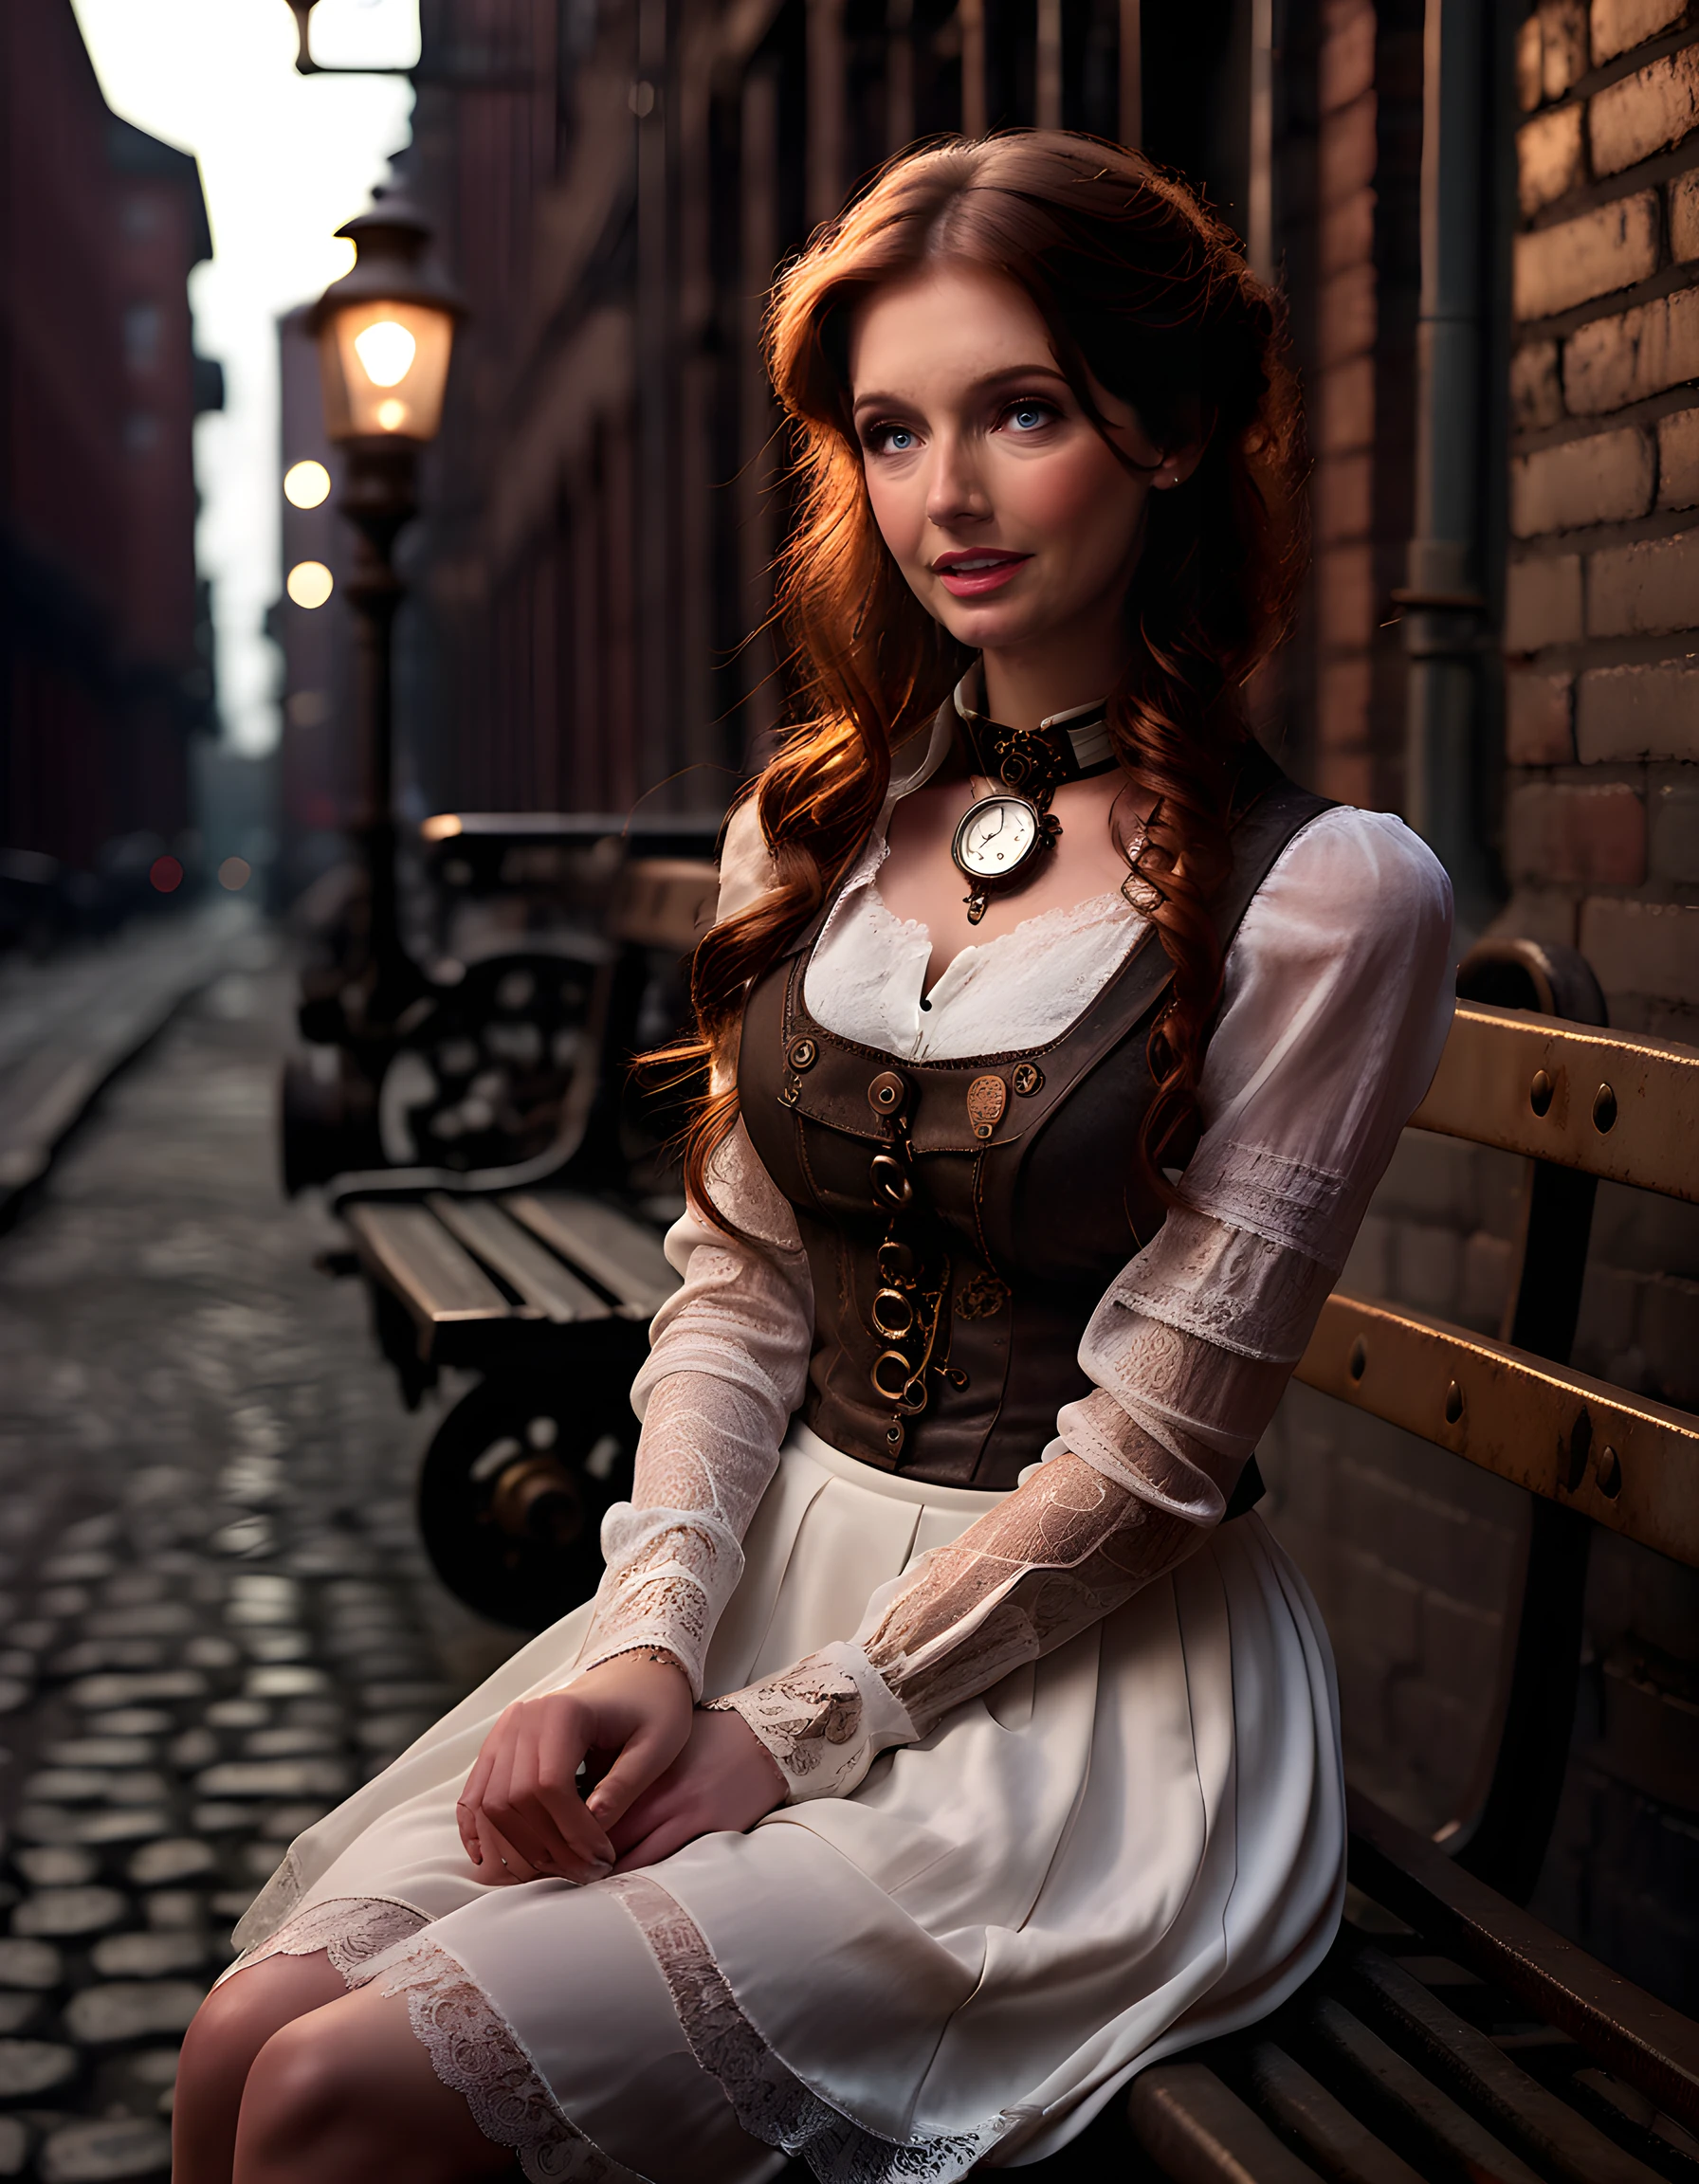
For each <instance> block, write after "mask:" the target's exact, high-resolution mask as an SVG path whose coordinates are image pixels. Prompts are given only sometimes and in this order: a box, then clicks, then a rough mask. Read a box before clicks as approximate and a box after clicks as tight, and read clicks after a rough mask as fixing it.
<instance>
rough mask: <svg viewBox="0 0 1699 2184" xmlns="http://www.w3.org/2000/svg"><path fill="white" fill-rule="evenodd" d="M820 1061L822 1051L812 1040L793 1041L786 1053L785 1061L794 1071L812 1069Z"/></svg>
mask: <svg viewBox="0 0 1699 2184" xmlns="http://www.w3.org/2000/svg"><path fill="white" fill-rule="evenodd" d="M819 1059H820V1049H819V1048H818V1047H817V1046H815V1045H814V1043H813V1040H812V1039H793V1040H792V1041H791V1044H790V1046H789V1047H788V1048H787V1049H786V1051H785V1060H786V1061H787V1062H788V1063H789V1064H790V1065H791V1067H792V1068H793V1069H812V1068H813V1065H814V1064H815V1063H816V1062H817V1061H818V1060H819Z"/></svg>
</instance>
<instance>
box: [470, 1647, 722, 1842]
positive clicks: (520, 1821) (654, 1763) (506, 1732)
mask: <svg viewBox="0 0 1699 2184" xmlns="http://www.w3.org/2000/svg"><path fill="white" fill-rule="evenodd" d="M691 1719H692V1713H691V1701H690V1686H689V1683H687V1682H686V1680H685V1672H684V1670H683V1668H681V1667H679V1666H677V1665H675V1664H673V1663H670V1662H667V1661H652V1660H649V1658H647V1657H646V1656H643V1655H638V1654H628V1655H622V1656H619V1657H617V1658H615V1659H614V1660H612V1661H604V1662H603V1663H602V1664H601V1665H600V1666H599V1667H596V1668H593V1669H591V1670H590V1672H589V1674H588V1675H585V1676H581V1677H580V1678H579V1679H578V1681H577V1682H576V1683H573V1684H571V1685H570V1686H569V1687H568V1688H567V1689H566V1690H564V1691H551V1692H548V1693H546V1694H545V1695H544V1696H543V1697H542V1698H540V1699H520V1700H516V1701H515V1702H514V1704H513V1705H511V1706H509V1707H508V1708H507V1709H506V1710H505V1711H504V1712H503V1713H502V1716H501V1718H500V1720H498V1721H497V1723H496V1725H495V1727H494V1728H493V1729H492V1730H491V1731H490V1733H489V1735H488V1736H487V1737H486V1738H484V1748H483V1750H482V1751H481V1752H480V1753H479V1755H478V1757H477V1759H476V1761H475V1762H474V1764H473V1767H472V1772H471V1773H470V1774H468V1775H467V1776H466V1788H465V1789H464V1790H463V1791H462V1792H461V1793H460V1802H459V1804H458V1805H457V1807H456V1808H455V1818H456V1819H457V1821H458V1822H459V1825H460V1839H461V1841H462V1842H463V1843H464V1844H465V1845H466V1856H467V1857H468V1858H469V1859H470V1860H471V1861H472V1863H473V1865H479V1866H482V1867H484V1879H485V1880H486V1881H490V1882H504V1881H535V1880H538V1879H539V1878H540V1877H545V1876H546V1877H548V1878H551V1879H559V1880H564V1881H580V1882H582V1881H599V1880H600V1879H601V1878H602V1876H603V1875H604V1874H606V1873H608V1872H610V1871H611V1870H612V1865H613V1861H614V1858H615V1856H616V1855H617V1852H616V1851H615V1849H614V1847H613V1844H612V1842H611V1841H610V1839H609V1835H608V1833H607V1832H606V1830H608V1829H612V1827H613V1826H614V1824H615V1823H616V1822H617V1821H619V1820H620V1819H621V1818H622V1817H623V1815H624V1814H625V1812H626V1810H627V1808H628V1807H629V1806H630V1804H631V1802H632V1800H633V1799H634V1798H637V1797H639V1796H640V1795H641V1794H642V1793H643V1792H644V1791H646V1790H647V1789H648V1788H649V1785H650V1784H651V1783H652V1782H653V1781H654V1780H655V1778H656V1776H657V1775H659V1774H662V1773H663V1771H664V1770H665V1769H666V1768H667V1766H669V1765H670V1763H671V1762H672V1760H674V1759H675V1758H676V1757H677V1756H678V1755H679V1753H680V1752H681V1751H682V1750H683V1749H684V1746H685V1740H686V1738H688V1737H689V1735H690V1731H691ZM745 1733H746V1734H747V1732H745ZM753 1741H754V1739H753V1738H751V1742H753ZM593 1754H594V1755H595V1756H597V1758H598V1759H599V1760H605V1761H608V1762H609V1764H608V1765H607V1767H606V1771H605V1772H604V1773H603V1774H602V1775H601V1778H600V1780H599V1781H598V1782H597V1783H596V1785H595V1788H594V1790H593V1791H592V1792H591V1793H590V1795H589V1797H588V1798H581V1797H580V1796H579V1795H578V1788H577V1774H578V1769H579V1767H580V1765H581V1764H582V1763H583V1761H584V1760H585V1759H587V1758H589V1757H590V1756H592V1755H593Z"/></svg>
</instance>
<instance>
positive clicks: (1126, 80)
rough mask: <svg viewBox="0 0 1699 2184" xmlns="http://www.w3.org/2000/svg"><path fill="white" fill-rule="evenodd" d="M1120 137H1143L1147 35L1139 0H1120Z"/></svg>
mask: <svg viewBox="0 0 1699 2184" xmlns="http://www.w3.org/2000/svg"><path fill="white" fill-rule="evenodd" d="M1120 25H1121V141H1122V142H1123V143H1124V144H1127V145H1130V146H1132V147H1133V148H1134V149H1135V150H1136V149H1137V148H1138V147H1139V146H1140V145H1141V144H1142V143H1143V141H1144V38H1143V27H1142V21H1141V9H1140V0H1121V8H1120Z"/></svg>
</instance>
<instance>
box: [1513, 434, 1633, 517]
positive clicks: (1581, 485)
mask: <svg viewBox="0 0 1699 2184" xmlns="http://www.w3.org/2000/svg"><path fill="white" fill-rule="evenodd" d="M1653 476H1654V473H1653V459H1652V443H1651V441H1650V440H1649V439H1648V438H1647V436H1646V434H1645V433H1644V432H1641V431H1638V430H1635V429H1634V428H1626V429H1623V430H1620V431H1616V432H1595V433H1592V434H1590V435H1589V437H1588V438H1586V439H1585V440H1566V441H1564V442H1563V443H1562V445H1561V446H1556V447H1539V448H1536V449H1535V451H1534V452H1533V453H1532V454H1531V455H1518V456H1517V457H1516V458H1515V460H1514V461H1513V462H1512V463H1511V464H1510V529H1511V531H1512V532H1513V533H1514V534H1515V536H1516V537H1518V538H1532V537H1538V536H1539V535H1540V534H1541V533H1543V532H1546V531H1574V530H1577V529H1579V528H1580V526H1581V525H1583V524H1586V523H1618V522H1622V521H1624V520H1626V519H1629V518H1631V517H1635V516H1644V515H1645V514H1646V512H1647V510H1648V509H1649V508H1650V507H1651V506H1652V495H1653Z"/></svg>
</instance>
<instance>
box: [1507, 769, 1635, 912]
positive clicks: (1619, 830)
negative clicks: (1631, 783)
mask: <svg viewBox="0 0 1699 2184" xmlns="http://www.w3.org/2000/svg"><path fill="white" fill-rule="evenodd" d="M1507 833H1508V859H1509V865H1510V871H1511V875H1512V877H1513V878H1515V879H1518V880H1545V881H1551V880H1557V881H1573V882H1580V883H1582V884H1584V885H1589V886H1595V887H1637V886H1639V884H1640V883H1641V882H1642V881H1643V880H1644V879H1645V877H1646V807H1645V805H1644V804H1642V803H1641V801H1640V799H1639V797H1638V796H1637V795H1636V794H1635V792H1634V791H1633V790H1632V789H1631V788H1629V787H1628V785H1627V783H1626V782H1621V781H1612V782H1606V783H1603V784H1601V785H1600V786H1599V787H1598V788H1592V787H1581V786H1580V785H1578V784H1574V783H1568V782H1554V781H1528V782H1525V783H1524V784H1523V786H1522V787H1521V788H1520V789H1518V790H1516V791H1515V792H1514V793H1513V794H1512V795H1511V798H1510V810H1509V823H1508V829H1507Z"/></svg>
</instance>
